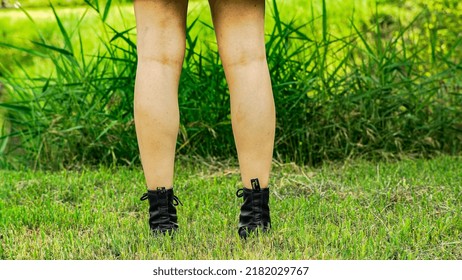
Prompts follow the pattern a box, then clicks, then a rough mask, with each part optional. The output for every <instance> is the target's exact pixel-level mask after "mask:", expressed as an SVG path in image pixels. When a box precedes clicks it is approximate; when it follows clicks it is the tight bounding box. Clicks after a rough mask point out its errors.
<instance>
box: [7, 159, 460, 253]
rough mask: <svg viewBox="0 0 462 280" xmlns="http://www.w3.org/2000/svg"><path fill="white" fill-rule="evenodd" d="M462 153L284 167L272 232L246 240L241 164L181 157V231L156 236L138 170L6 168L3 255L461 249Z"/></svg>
mask: <svg viewBox="0 0 462 280" xmlns="http://www.w3.org/2000/svg"><path fill="white" fill-rule="evenodd" d="M460 170H462V158H461V157H439V158H436V159H432V160H406V161H401V162H397V163H377V164H372V163H367V162H358V161H355V162H346V163H344V164H343V165H340V164H329V165H325V166H324V167H322V168H319V169H311V168H305V167H298V166H295V165H287V164H286V165H276V166H275V167H274V173H273V184H272V200H271V203H270V206H271V210H272V219H273V231H272V233H271V234H268V235H266V236H262V237H259V238H254V239H251V240H248V241H246V242H243V241H241V240H239V238H238V236H237V233H236V225H237V215H238V208H239V205H240V201H239V200H238V199H237V198H236V197H235V195H234V193H235V191H236V189H237V188H238V187H239V174H238V170H237V168H236V167H235V165H233V164H225V165H220V164H218V163H209V162H205V161H200V162H199V161H196V160H195V161H188V160H181V161H180V163H179V164H178V166H177V178H176V194H177V195H178V196H179V197H180V199H181V201H182V203H183V206H179V207H178V212H179V223H180V227H181V231H180V233H179V234H178V235H177V236H176V237H175V238H174V239H170V238H166V237H161V238H153V237H152V236H151V235H150V233H149V230H148V228H147V223H146V222H147V221H146V218H147V203H146V202H145V201H144V202H141V201H139V197H140V196H141V194H142V193H143V191H144V185H143V177H142V174H141V172H140V171H139V170H138V169H136V170H132V169H128V168H117V169H108V168H100V169H97V170H82V171H80V172H77V171H72V172H71V171H62V172H56V173H42V172H30V171H23V172H18V171H16V172H13V171H0V209H1V212H0V245H1V246H0V259H461V258H462V242H461V240H462V214H461V211H460V209H461V207H462V199H461V195H462V189H461V184H460V182H461V172H460Z"/></svg>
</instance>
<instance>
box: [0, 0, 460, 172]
mask: <svg viewBox="0 0 462 280" xmlns="http://www.w3.org/2000/svg"><path fill="white" fill-rule="evenodd" d="M86 2H87V5H88V6H89V7H91V9H92V10H93V11H95V12H96V13H97V14H98V18H99V23H98V24H100V25H101V26H102V31H101V33H100V34H99V36H98V39H99V40H100V41H101V42H100V43H101V45H102V46H103V48H99V49H97V51H95V52H93V53H86V51H85V50H86V49H85V47H84V45H85V44H86V42H85V40H84V37H85V36H86V35H83V34H81V33H80V31H79V26H80V24H81V22H82V21H83V17H85V16H86V14H84V15H82V17H81V18H80V19H78V20H76V21H75V22H76V24H77V27H75V26H74V27H68V26H67V25H66V24H65V23H64V22H63V21H62V20H61V18H60V16H59V14H58V13H57V12H55V13H54V16H55V20H56V27H57V30H59V34H60V36H61V39H60V42H59V43H52V42H50V39H49V38H48V37H47V36H44V35H42V34H41V32H39V34H38V35H37V37H36V39H34V41H33V42H32V43H33V45H32V46H31V47H18V46H17V45H15V46H12V45H11V44H8V43H0V47H2V46H3V48H5V49H7V50H11V49H14V48H16V49H21V50H23V51H24V52H25V53H27V54H28V55H32V56H35V57H40V58H46V59H47V60H48V62H51V65H53V67H54V69H55V71H54V73H53V74H52V75H51V76H46V77H43V76H42V77H40V76H39V77H36V76H30V74H29V72H28V71H27V70H26V69H24V68H23V69H24V73H23V74H22V76H19V77H20V78H15V77H14V76H13V75H5V77H4V78H3V79H2V82H3V83H4V84H5V87H6V94H5V96H6V97H4V100H3V103H0V108H3V110H4V111H5V112H6V113H5V115H4V117H3V118H4V119H5V122H4V125H3V136H2V138H1V141H2V144H1V145H0V147H2V149H1V151H0V152H1V154H0V164H3V165H4V166H12V167H19V166H23V165H24V164H26V165H32V166H35V167H41V168H59V167H73V166H79V165H81V164H96V163H103V164H131V163H133V162H138V148H137V145H136V139H135V133H134V126H133V116H132V110H133V108H132V98H133V87H134V76H135V70H136V46H135V41H134V34H133V33H134V31H133V29H132V28H126V29H122V30H119V29H118V28H115V27H113V26H112V25H111V24H110V23H109V22H108V20H107V16H108V14H109V11H113V9H114V7H112V8H111V1H107V2H104V4H101V3H99V2H98V1H86ZM52 9H53V11H54V8H53V7H52ZM269 9H270V11H271V15H272V19H271V20H272V21H273V22H274V24H273V25H272V27H271V28H269V29H268V30H269V31H268V34H267V56H268V62H269V66H270V72H271V77H272V82H273V89H274V95H275V99H276V106H277V108H276V109H277V116H278V121H277V135H276V145H275V156H276V158H277V159H278V160H280V161H296V162H298V163H305V164H318V163H320V162H322V161H324V160H342V159H345V158H349V157H362V158H367V159H384V158H385V159H387V158H396V157H400V156H401V155H413V156H431V155H434V154H436V153H441V152H444V153H450V154H453V153H459V152H460V150H461V144H460V143H461V140H462V133H461V129H462V117H461V116H462V114H461V112H462V97H461V85H462V79H461V77H462V75H461V74H462V67H461V61H460V56H458V55H457V54H458V53H460V50H461V44H462V42H460V40H459V39H457V40H453V39H454V38H455V37H451V36H450V34H452V33H451V32H449V33H444V32H442V31H441V32H440V31H438V32H433V31H431V29H428V28H427V29H426V27H425V26H427V25H428V26H429V24H431V23H432V18H431V17H429V16H428V13H427V12H429V11H432V12H433V10H431V9H430V8H428V9H424V10H423V12H422V13H420V14H419V15H417V16H416V17H414V18H412V20H409V19H408V20H407V21H406V22H402V21H401V20H400V19H399V18H395V17H393V15H387V14H383V13H380V12H379V11H380V6H377V12H376V13H375V15H374V17H372V18H371V20H370V21H369V22H363V23H361V24H357V23H355V22H357V21H355V20H354V18H351V19H350V24H349V26H348V28H347V29H345V30H348V31H345V32H343V33H344V34H343V35H336V34H334V33H331V32H330V29H329V28H330V25H329V22H330V19H329V17H328V9H329V6H328V1H323V2H322V9H321V10H322V14H321V17H320V18H317V17H316V16H312V18H311V19H310V20H306V21H304V22H303V23H299V22H300V20H298V21H295V20H292V21H284V20H282V19H281V13H280V12H279V10H278V7H277V6H276V5H275V3H273V5H270V7H269ZM426 24H427V25H426ZM201 27H202V28H205V29H207V30H206V31H210V30H209V28H210V27H209V26H208V25H207V24H206V23H203V22H201V21H200V20H199V19H196V20H192V21H190V23H189V24H188V27H187V28H188V34H187V51H186V59H185V63H184V66H183V73H182V76H181V83H180V94H179V102H180V109H181V127H180V135H179V138H178V146H177V148H178V149H177V150H178V153H179V154H187V155H191V156H192V155H199V156H204V157H205V156H213V157H219V158H228V157H230V155H235V150H234V149H235V148H234V141H233V136H232V133H231V125H230V116H229V93H228V91H227V85H226V81H225V77H224V73H223V70H222V67H221V64H220V60H219V55H218V52H217V50H216V47H215V46H212V47H210V46H208V45H207V44H204V43H201V41H202V38H201V39H199V35H195V34H194V32H192V31H191V30H197V29H198V28H201ZM449 28H451V29H449ZM452 28H454V30H458V29H457V28H459V27H457V26H452V27H448V30H449V31H451V30H452ZM429 30H430V31H431V32H430V31H429ZM53 42H54V41H53ZM75 42H77V43H75ZM448 42H451V43H448ZM442 46H446V47H445V48H443V47H442ZM24 77H25V78H24Z"/></svg>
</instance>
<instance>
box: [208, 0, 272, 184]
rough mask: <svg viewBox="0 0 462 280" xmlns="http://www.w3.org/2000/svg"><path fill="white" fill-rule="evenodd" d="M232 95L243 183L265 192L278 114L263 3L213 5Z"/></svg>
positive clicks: (230, 0)
mask: <svg viewBox="0 0 462 280" xmlns="http://www.w3.org/2000/svg"><path fill="white" fill-rule="evenodd" d="M209 4H210V8H211V11H212V18H213V23H214V27H215V33H216V36H217V41H218V50H219V53H220V57H221V60H222V62H223V67H224V70H225V75H226V79H227V81H228V85H229V90H230V94H231V121H232V126H233V133H234V139H235V142H236V148H237V153H238V158H239V166H240V169H241V177H242V182H243V184H244V187H245V188H251V184H250V179H253V178H258V179H259V181H260V184H261V186H262V187H263V188H264V187H267V186H268V183H269V176H270V171H271V162H272V156H273V147H274V133H275V123H276V113H275V107H274V98H273V92H272V87H271V79H270V75H269V71H268V64H267V61H266V52H265V38H264V21H265V0H209Z"/></svg>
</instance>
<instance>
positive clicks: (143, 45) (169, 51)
mask: <svg viewBox="0 0 462 280" xmlns="http://www.w3.org/2000/svg"><path fill="white" fill-rule="evenodd" d="M187 6H188V1H187V0H135V1H134V7H135V16H136V28H137V50H138V66H137V67H138V68H137V72H136V82H135V101H134V111H135V112H134V115H135V127H136V135H137V139H138V145H139V149H140V156H141V163H142V165H143V171H144V175H145V178H146V184H147V187H148V189H151V190H155V189H157V187H166V188H172V187H173V171H174V160H175V148H176V139H177V135H178V129H179V119H180V116H179V109H178V84H179V79H180V74H181V69H182V64H183V59H184V53H185V44H186V39H185V38H186V36H185V29H186V14H187Z"/></svg>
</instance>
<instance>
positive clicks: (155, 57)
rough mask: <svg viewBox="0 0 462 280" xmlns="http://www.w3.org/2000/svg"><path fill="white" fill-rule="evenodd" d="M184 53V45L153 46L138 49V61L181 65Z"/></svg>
mask: <svg viewBox="0 0 462 280" xmlns="http://www.w3.org/2000/svg"><path fill="white" fill-rule="evenodd" d="M184 53H185V48H184V46H183V47H182V46H175V47H163V46H152V47H151V48H149V49H147V50H140V49H138V63H139V64H143V63H146V64H152V63H155V64H161V65H163V66H173V67H178V66H179V67H181V66H182V65H183V60H184Z"/></svg>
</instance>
